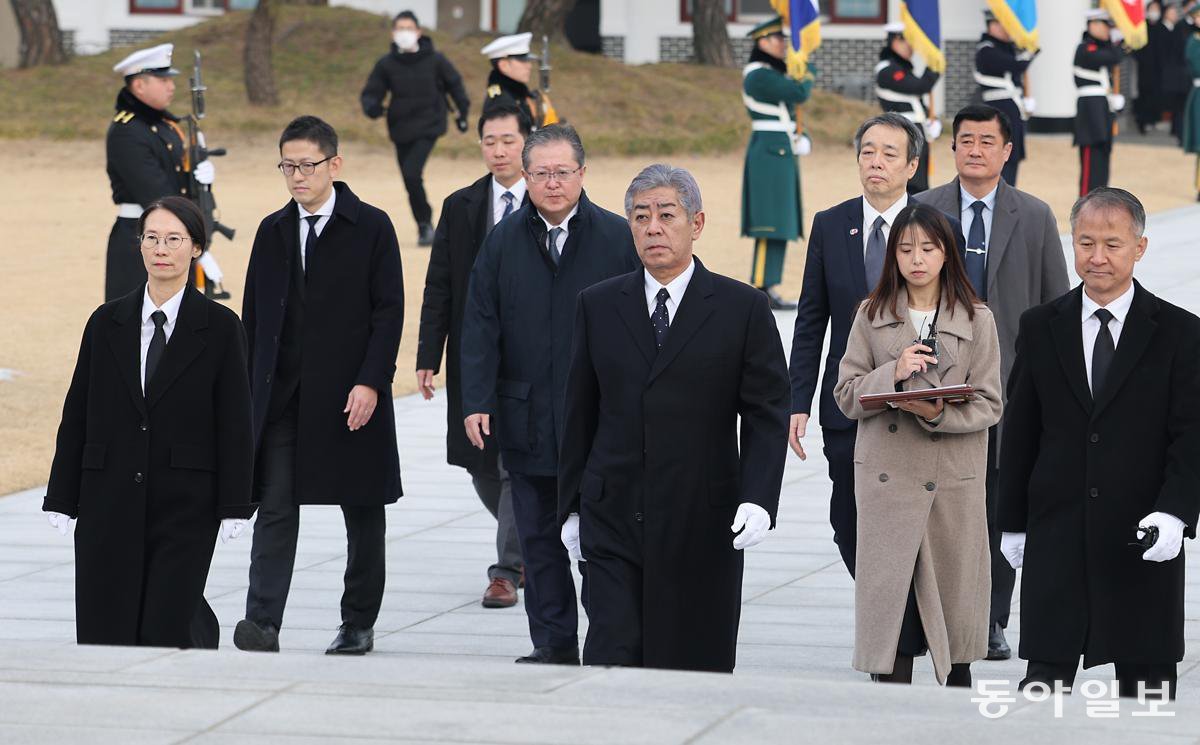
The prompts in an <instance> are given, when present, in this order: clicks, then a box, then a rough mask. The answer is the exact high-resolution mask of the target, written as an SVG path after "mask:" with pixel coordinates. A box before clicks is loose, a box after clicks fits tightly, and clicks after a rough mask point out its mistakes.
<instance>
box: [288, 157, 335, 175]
mask: <svg viewBox="0 0 1200 745" xmlns="http://www.w3.org/2000/svg"><path fill="white" fill-rule="evenodd" d="M336 157H337V156H336V155H330V156H329V157H328V158H325V159H324V160H318V161H317V162H316V163H309V162H308V161H305V162H303V163H289V162H288V161H286V160H285V161H283V162H282V163H280V164H279V165H278V166H277V168H279V170H280V171H282V172H283V175H284V176H291V175H292V174H293V173H295V172H296V171H300V173H302V174H304V175H305V176H311V175H313V174H314V173H316V171H317V166H319V165H321V164H322V163H324V162H325V161H327V160H333V159H334V158H336Z"/></svg>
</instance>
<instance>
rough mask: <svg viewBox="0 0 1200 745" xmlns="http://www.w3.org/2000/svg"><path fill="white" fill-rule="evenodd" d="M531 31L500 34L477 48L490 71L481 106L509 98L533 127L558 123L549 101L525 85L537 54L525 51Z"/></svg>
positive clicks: (527, 49)
mask: <svg viewBox="0 0 1200 745" xmlns="http://www.w3.org/2000/svg"><path fill="white" fill-rule="evenodd" d="M531 39H533V34H531V33H528V32H526V33H523V34H512V35H511V36H501V37H500V38H499V39H496V40H494V41H492V43H490V44H488V45H487V46H486V47H484V48H483V49H481V50H479V51H480V52H482V53H483V54H486V55H487V56H488V59H490V60H491V61H492V72H491V73H490V74H489V75H488V81H487V96H486V97H485V98H484V101H483V105H484V106H485V107H486V106H487V105H488V103H489V102H490V101H495V100H506V99H507V100H509V101H511V102H512V103H515V104H516V105H517V106H518V107H520V108H521V109H522V110H524V111H525V113H526V114H528V115H529V121H531V122H533V128H534V129H538V128H540V127H546V126H549V125H551V124H556V123H557V122H558V112H556V111H555V110H554V105H553V104H551V103H550V97H549V96H548V95H546V93H545V92H543V91H539V90H534V89H531V88H530V87H529V83H530V81H531V80H532V79H533V63H534V62H535V61H537V60H538V57H537V55H534V54H531V53H530V51H529V42H530V40H531Z"/></svg>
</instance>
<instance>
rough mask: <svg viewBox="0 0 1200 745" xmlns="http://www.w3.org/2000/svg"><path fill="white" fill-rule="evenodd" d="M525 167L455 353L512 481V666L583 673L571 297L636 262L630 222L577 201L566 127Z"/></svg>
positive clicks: (474, 275)
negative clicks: (575, 546) (519, 575)
mask: <svg viewBox="0 0 1200 745" xmlns="http://www.w3.org/2000/svg"><path fill="white" fill-rule="evenodd" d="M485 110H486V107H485ZM521 162H522V170H523V171H524V174H525V180H526V183H527V184H528V187H529V203H528V204H526V205H524V206H523V207H521V208H520V209H519V210H517V211H516V212H514V213H513V214H512V215H510V216H509V217H508V218H506V219H504V220H501V221H500V224H499V225H497V226H496V227H495V228H494V229H493V230H492V232H491V234H490V235H488V237H487V240H485V241H484V243H483V248H482V249H481V250H480V252H479V258H478V259H477V260H476V261H475V266H474V268H473V269H472V270H471V280H470V287H469V289H468V291H467V307H466V314H465V316H464V318H463V332H462V345H461V348H460V354H461V358H462V376H463V391H462V399H463V412H464V413H465V414H466V417H465V419H464V421H463V424H464V426H465V428H466V433H467V437H468V438H469V439H470V441H471V444H472V445H474V446H475V447H476V448H478V449H480V450H486V449H487V448H489V447H496V445H497V443H491V442H489V441H488V440H487V439H485V438H487V436H488V435H490V434H492V431H493V428H492V424H493V417H495V418H496V421H495V424H496V428H495V431H496V435H497V439H498V445H499V452H500V457H501V459H502V460H503V462H504V467H505V468H506V469H507V470H508V472H509V478H510V479H511V484H512V502H513V512H514V514H515V516H516V522H517V534H518V536H520V540H521V553H522V555H523V556H524V559H525V612H526V614H527V615H528V617H529V634H530V637H531V638H532V640H533V646H534V650H533V652H532V653H531V654H529V655H527V656H525V657H521V658H519V659H518V660H517V662H530V663H545V664H562V665H578V664H579V636H578V617H577V612H576V605H575V602H576V600H575V582H574V579H573V578H572V576H571V562H570V559H569V557H568V555H567V550H566V548H565V547H564V546H563V544H562V542H561V540H560V539H559V522H558V514H557V513H558V483H557V474H558V439H559V436H560V434H561V433H562V431H563V396H564V394H565V391H566V383H567V366H568V365H569V364H570V353H571V337H572V333H573V329H574V324H575V300H576V298H577V297H578V296H579V293H580V291H582V290H583V289H585V288H587V287H590V286H591V285H593V284H595V283H597V282H599V281H601V280H604V279H608V278H609V277H615V276H617V275H618V274H625V273H627V272H631V271H633V270H634V269H636V268H637V267H639V266H640V265H641V262H640V261H639V259H638V257H637V252H636V250H635V249H634V246H633V238H632V236H631V235H630V232H629V226H628V224H627V223H626V222H625V220H624V219H623V218H622V217H620V216H619V215H616V214H614V213H612V212H609V211H608V210H605V209H601V208H600V207H598V206H596V205H595V204H592V202H591V201H590V200H589V199H588V198H587V195H586V194H585V193H584V191H583V179H584V175H585V173H586V170H587V169H586V167H585V165H584V152H583V143H582V142H580V140H579V135H578V134H576V133H575V130H574V129H573V128H572V127H570V126H569V125H562V124H554V125H551V126H549V127H545V128H543V129H539V130H536V131H535V132H533V133H532V134H530V135H529V137H528V138H527V139H526V140H525V148H524V150H523V151H522V153H521ZM639 302H643V301H642V300H639ZM585 596H586V593H585Z"/></svg>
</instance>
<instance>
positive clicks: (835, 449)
mask: <svg viewBox="0 0 1200 745" xmlns="http://www.w3.org/2000/svg"><path fill="white" fill-rule="evenodd" d="M857 433H858V428H857V427H851V428H850V429H829V428H823V429H822V430H821V436H822V437H823V438H824V440H825V447H824V451H823V452H824V453H825V460H826V461H828V463H829V480H830V481H832V482H833V494H832V495H831V496H830V498H829V524H830V526H832V527H833V542H834V543H836V544H837V547H838V553H840V554H841V555H842V562H843V563H844V564H845V565H846V570H847V571H849V572H850V576H851V577H853V576H854V556H855V548H856V546H855V544H856V543H857V541H858V506H857V505H855V503H854V438H855V436H856V435H857Z"/></svg>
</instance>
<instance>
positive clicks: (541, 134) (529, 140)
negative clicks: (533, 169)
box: [521, 124, 584, 171]
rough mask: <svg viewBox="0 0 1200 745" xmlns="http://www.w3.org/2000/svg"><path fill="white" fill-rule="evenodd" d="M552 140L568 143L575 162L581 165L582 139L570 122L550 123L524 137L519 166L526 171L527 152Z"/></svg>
mask: <svg viewBox="0 0 1200 745" xmlns="http://www.w3.org/2000/svg"><path fill="white" fill-rule="evenodd" d="M552 142H565V143H567V144H568V145H570V146H571V154H572V155H574V156H575V163H576V164H578V165H579V166H581V167H582V166H583V158H584V154H583V141H582V140H580V139H579V133H578V132H576V131H575V128H574V127H572V126H571V125H570V124H551V125H550V126H548V127H542V128H541V129H535V130H534V131H532V132H530V133H529V136H528V137H526V138H525V147H524V148H523V149H522V150H521V167H522V168H524V169H525V170H526V171H528V170H529V153H530V152H532V151H533V149H534V148H535V147H541V146H542V145H549V144H550V143H552Z"/></svg>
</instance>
